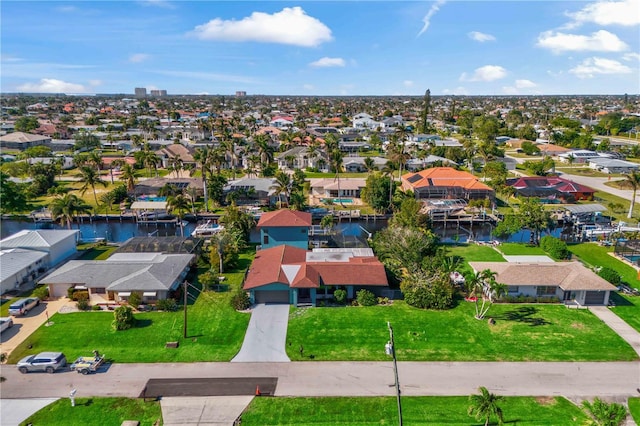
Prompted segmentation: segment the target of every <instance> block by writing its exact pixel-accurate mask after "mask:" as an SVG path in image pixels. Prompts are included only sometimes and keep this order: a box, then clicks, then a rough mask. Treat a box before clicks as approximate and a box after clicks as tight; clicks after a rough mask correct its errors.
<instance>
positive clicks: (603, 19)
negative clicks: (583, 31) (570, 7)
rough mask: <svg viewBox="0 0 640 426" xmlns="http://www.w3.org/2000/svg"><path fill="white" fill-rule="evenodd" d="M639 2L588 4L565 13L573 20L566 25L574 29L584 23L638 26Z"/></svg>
mask: <svg viewBox="0 0 640 426" xmlns="http://www.w3.org/2000/svg"><path fill="white" fill-rule="evenodd" d="M639 10H640V1H638V0H623V1H598V2H595V3H590V4H588V5H586V6H585V7H583V8H582V9H581V10H580V11H578V12H575V13H570V12H567V13H566V15H567V16H569V17H570V18H572V19H573V21H572V22H571V23H569V24H568V25H567V27H568V28H572V27H573V28H575V27H577V26H579V25H582V24H584V23H594V24H598V25H623V26H632V25H638V24H640V13H639V12H638V11H639Z"/></svg>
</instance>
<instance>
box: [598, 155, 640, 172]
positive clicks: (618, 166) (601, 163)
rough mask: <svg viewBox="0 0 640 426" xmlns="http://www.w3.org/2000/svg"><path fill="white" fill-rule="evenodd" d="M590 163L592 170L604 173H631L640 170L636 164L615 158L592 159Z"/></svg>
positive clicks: (639, 166)
mask: <svg viewBox="0 0 640 426" xmlns="http://www.w3.org/2000/svg"><path fill="white" fill-rule="evenodd" d="M588 163H589V167H590V168H592V169H595V170H598V171H601V172H604V173H631V172H634V171H637V170H638V168H640V165H638V164H636V163H632V162H631V161H624V160H618V159H615V158H604V157H598V158H590V159H589V161H588Z"/></svg>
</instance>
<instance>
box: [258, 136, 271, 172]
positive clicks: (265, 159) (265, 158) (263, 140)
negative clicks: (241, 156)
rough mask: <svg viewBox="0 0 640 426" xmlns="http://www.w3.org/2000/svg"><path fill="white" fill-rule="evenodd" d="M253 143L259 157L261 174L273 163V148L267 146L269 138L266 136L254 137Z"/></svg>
mask: <svg viewBox="0 0 640 426" xmlns="http://www.w3.org/2000/svg"><path fill="white" fill-rule="evenodd" d="M254 143H255V148H256V151H257V152H258V155H259V156H260V172H261V173H262V172H263V171H264V169H265V168H266V167H268V166H269V164H271V162H272V161H273V148H272V147H271V145H270V144H269V137H268V136H267V135H256V137H255V139H254Z"/></svg>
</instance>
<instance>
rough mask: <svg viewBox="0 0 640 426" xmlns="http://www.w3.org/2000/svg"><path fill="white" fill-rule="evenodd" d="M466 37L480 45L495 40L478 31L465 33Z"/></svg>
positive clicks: (489, 35)
mask: <svg viewBox="0 0 640 426" xmlns="http://www.w3.org/2000/svg"><path fill="white" fill-rule="evenodd" d="M467 35H468V36H469V38H470V39H471V40H475V41H479V42H480V43H484V42H485V41H495V40H496V38H495V37H494V36H492V35H491V34H485V33H481V32H480V31H471V32H470V33H467Z"/></svg>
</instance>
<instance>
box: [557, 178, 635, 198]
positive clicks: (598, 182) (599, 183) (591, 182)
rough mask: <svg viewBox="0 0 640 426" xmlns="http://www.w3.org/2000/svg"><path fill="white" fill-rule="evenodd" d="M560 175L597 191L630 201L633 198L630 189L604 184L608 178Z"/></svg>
mask: <svg viewBox="0 0 640 426" xmlns="http://www.w3.org/2000/svg"><path fill="white" fill-rule="evenodd" d="M562 177H563V178H565V179H569V180H572V181H574V182H577V183H579V184H582V185H587V186H590V187H591V188H593V189H596V190H598V191H603V192H608V193H609V194H613V195H615V196H618V197H620V198H623V199H625V200H629V201H631V198H633V191H632V190H630V189H617V188H612V187H610V186H607V185H605V182H607V181H608V180H609V178H605V177H591V176H580V175H574V174H571V173H566V172H563V173H562ZM616 179H618V180H619V179H620V178H616ZM636 202H640V192H638V193H636Z"/></svg>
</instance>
